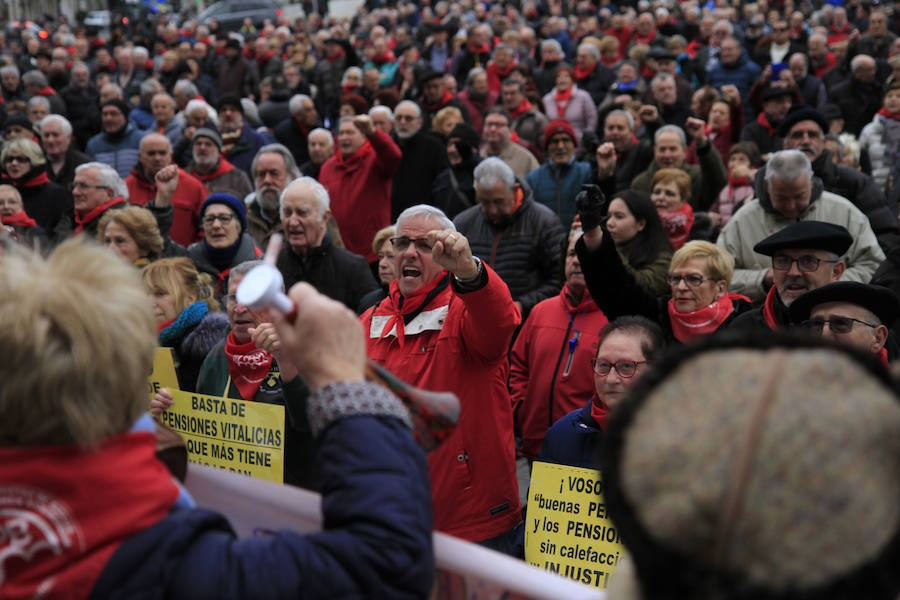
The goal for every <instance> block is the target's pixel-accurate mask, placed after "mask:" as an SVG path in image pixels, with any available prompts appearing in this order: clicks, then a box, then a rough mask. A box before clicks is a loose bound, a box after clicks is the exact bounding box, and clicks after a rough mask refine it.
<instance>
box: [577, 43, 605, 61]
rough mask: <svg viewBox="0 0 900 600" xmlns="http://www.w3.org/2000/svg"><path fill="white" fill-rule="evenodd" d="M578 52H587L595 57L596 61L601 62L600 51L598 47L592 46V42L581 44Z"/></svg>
mask: <svg viewBox="0 0 900 600" xmlns="http://www.w3.org/2000/svg"><path fill="white" fill-rule="evenodd" d="M578 50H587V51H588V52H589V53H590V54H591V56H593V57H594V60H600V50H598V49H597V46H595V45H593V44H591V43H590V42H585V43H583V44H579V45H578Z"/></svg>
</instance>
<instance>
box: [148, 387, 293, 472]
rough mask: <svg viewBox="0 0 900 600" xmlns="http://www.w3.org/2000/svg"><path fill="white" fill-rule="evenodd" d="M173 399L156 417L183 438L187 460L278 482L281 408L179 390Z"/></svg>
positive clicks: (281, 469)
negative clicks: (167, 407)
mask: <svg viewBox="0 0 900 600" xmlns="http://www.w3.org/2000/svg"><path fill="white" fill-rule="evenodd" d="M172 399H173V400H174V402H173V404H172V406H171V407H170V408H169V409H168V410H165V411H163V413H162V414H161V415H160V416H159V419H160V420H161V421H162V422H163V423H164V424H165V425H167V426H168V427H169V428H171V429H172V430H174V431H177V432H178V433H179V434H181V436H182V437H183V438H184V441H185V443H186V444H187V451H188V460H189V461H191V462H195V463H199V464H202V465H210V466H213V467H218V468H220V469H225V470H226V471H234V472H238V473H244V474H246V475H251V476H253V477H258V478H259V479H266V480H268V481H274V482H276V483H283V481H284V407H283V406H279V405H277V404H265V403H263V402H246V401H244V400H233V399H231V398H219V397H216V396H203V395H200V394H191V393H189V392H179V391H173V392H172Z"/></svg>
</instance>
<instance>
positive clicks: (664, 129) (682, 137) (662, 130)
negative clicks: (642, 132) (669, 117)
mask: <svg viewBox="0 0 900 600" xmlns="http://www.w3.org/2000/svg"><path fill="white" fill-rule="evenodd" d="M673 132H674V133H677V134H678V139H680V140H681V145H682V146H687V138H686V137H685V135H684V129H682V128H681V127H679V126H678V125H663V126H662V127H660V128H659V129H657V130H656V133H655V134H653V144H654V145H656V144H658V143H659V136H661V135H662V134H664V133H673Z"/></svg>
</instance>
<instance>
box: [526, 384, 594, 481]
mask: <svg viewBox="0 0 900 600" xmlns="http://www.w3.org/2000/svg"><path fill="white" fill-rule="evenodd" d="M591 402H593V399H591V400H588V402H587V404H585V405H584V406H583V407H582V408H579V409H578V410H573V411H572V412H570V413H569V414H567V415H566V416H564V417H563V418H562V419H560V420H559V421H557V422H556V423H554V424H553V426H552V427H551V428H550V429H548V430H547V435H545V436H544V445H543V446H541V455H540V457H538V460H539V461H541V462H548V463H555V464H558V465H569V466H570V467H581V468H583V469H596V468H597V451H598V450H599V449H600V444H601V443H602V441H603V430H602V429H601V428H600V425H599V424H598V423H597V421H595V420H594V417H592V416H591Z"/></svg>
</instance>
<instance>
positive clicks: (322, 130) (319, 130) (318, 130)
mask: <svg viewBox="0 0 900 600" xmlns="http://www.w3.org/2000/svg"><path fill="white" fill-rule="evenodd" d="M314 133H315V134H316V135H318V134H320V133H324V134H325V137H327V138H328V145H329V146H334V136H333V135H332V134H331V132H330V131H328V130H327V129H325V128H324V127H316V128H315V129H313V130H312V131H310V132H309V135H308V136H306V140H307V142H309V140H310V139H312V136H313V134H314Z"/></svg>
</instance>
